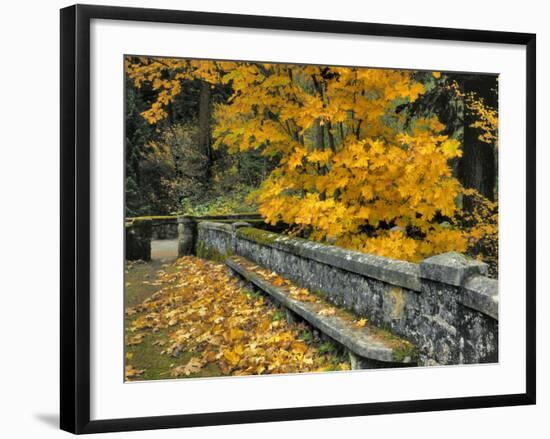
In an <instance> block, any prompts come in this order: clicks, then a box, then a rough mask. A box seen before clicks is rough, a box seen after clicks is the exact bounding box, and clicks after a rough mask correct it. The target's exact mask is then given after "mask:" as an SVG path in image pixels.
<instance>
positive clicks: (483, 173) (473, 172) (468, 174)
mask: <svg viewBox="0 0 550 439" xmlns="http://www.w3.org/2000/svg"><path fill="white" fill-rule="evenodd" d="M480 85H482V86H481V87H480ZM487 87H488V85H487V84H472V81H470V80H468V79H466V80H465V81H464V92H465V94H468V93H470V92H475V93H476V95H477V96H483V94H485V93H487V91H486V88H487ZM483 92H485V93H483ZM464 107H465V108H464V145H463V149H462V157H461V159H460V161H459V163H458V178H459V180H460V182H461V183H462V185H463V186H464V187H466V188H471V189H475V190H477V191H478V192H479V193H480V194H482V195H483V196H484V197H486V198H488V199H490V200H494V199H495V182H496V167H495V164H496V158H495V149H494V147H493V145H491V144H488V143H485V142H482V141H481V140H479V135H480V131H479V129H478V128H472V127H471V124H472V123H474V122H475V116H474V115H473V114H472V113H471V112H470V111H468V109H467V108H466V106H464Z"/></svg>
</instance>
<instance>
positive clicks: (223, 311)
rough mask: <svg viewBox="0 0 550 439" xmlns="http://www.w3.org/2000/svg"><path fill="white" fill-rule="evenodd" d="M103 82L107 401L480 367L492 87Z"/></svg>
mask: <svg viewBox="0 0 550 439" xmlns="http://www.w3.org/2000/svg"><path fill="white" fill-rule="evenodd" d="M123 62H124V112H125V113H124V118H125V119H124V120H125V127H124V200H125V201H124V209H125V211H124V218H122V219H121V227H124V231H125V235H124V236H125V261H124V264H125V274H124V310H125V311H124V314H125V315H124V344H125V346H124V357H125V358H124V370H121V374H124V380H125V381H127V382H128V381H150V380H167V379H190V378H213V377H224V376H241V375H256V376H262V375H272V374H298V373H316V372H319V373H320V372H324V373H327V372H334V373H341V372H342V371H351V370H354V371H355V370H367V369H379V368H396V370H395V371H392V373H395V374H399V369H400V368H405V367H429V366H454V367H458V366H460V365H465V364H480V363H498V361H499V355H498V346H499V335H498V308H499V295H498V274H499V273H498V267H499V265H498V262H499V260H498V252H499V246H498V243H499V227H498V215H499V209H498V208H499V203H498V195H499V185H498V173H499V172H498V170H499V167H498V163H499V160H498V157H499V153H498V139H499V75H498V74H497V73H491V72H453V71H429V70H405V69H396V68H391V67H388V68H380V67H376V68H372V67H368V66H338V65H312V64H290V63H288V64H287V63H280V62H268V61H239V60H217V59H196V58H177V57H157V56H147V55H125V56H124V59H123ZM121 263H122V261H121ZM361 373H369V372H368V371H363V372H361Z"/></svg>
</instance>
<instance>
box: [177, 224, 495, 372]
mask: <svg viewBox="0 0 550 439" xmlns="http://www.w3.org/2000/svg"><path fill="white" fill-rule="evenodd" d="M179 224H180V227H181V229H180V249H181V250H183V252H182V253H181V254H197V255H199V256H202V257H207V258H210V259H217V260H223V259H225V258H226V257H227V256H229V255H239V256H242V257H244V258H246V259H249V260H250V261H253V262H254V263H256V264H258V265H260V266H263V267H265V268H267V269H269V270H272V271H275V272H277V273H278V274H280V275H281V276H284V277H286V278H288V279H290V280H292V281H293V282H295V283H297V284H299V285H301V286H302V287H304V288H308V289H309V290H310V291H312V292H315V293H317V294H321V295H322V296H324V297H325V298H326V299H327V300H329V301H330V302H332V303H334V304H335V305H338V306H342V307H344V308H347V309H349V310H350V311H352V312H353V313H355V314H356V315H358V316H361V317H365V318H367V319H368V321H370V322H371V323H372V324H374V325H377V326H379V327H382V328H385V329H387V330H389V331H391V333H393V334H395V335H398V336H400V337H403V338H405V339H407V340H409V341H410V342H412V343H413V344H414V345H415V346H416V348H417V350H418V353H419V364H420V365H438V364H468V363H489V362H497V361H498V282H497V281H496V280H494V279H490V278H488V277H486V274H487V266H486V264H484V263H482V262H478V261H475V260H472V259H469V258H467V257H466V256H463V255H461V254H459V253H445V254H441V255H437V256H433V257H431V258H428V259H425V260H423V261H422V262H420V263H419V264H415V263H410V262H405V261H399V260H394V259H390V258H385V257H381V256H375V255H369V254H365V253H360V252H357V251H351V250H346V249H343V248H340V247H336V246H330V245H324V244H320V243H316V242H312V241H308V240H304V239H299V238H290V237H287V236H284V235H280V234H276V233H270V232H267V231H264V230H260V229H257V228H253V227H250V225H249V224H247V223H244V222H242V221H238V222H235V223H229V222H225V223H220V222H211V221H202V222H199V223H198V225H196V223H195V226H194V227H196V232H192V231H189V230H193V229H192V228H189V229H188V228H186V225H187V222H186V221H185V220H181V222H180V223H179ZM193 233H195V234H193ZM191 243H192V245H191Z"/></svg>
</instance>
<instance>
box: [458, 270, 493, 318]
mask: <svg viewBox="0 0 550 439" xmlns="http://www.w3.org/2000/svg"><path fill="white" fill-rule="evenodd" d="M459 301H460V303H462V304H463V305H465V306H467V307H469V308H472V309H475V310H476V311H480V312H482V313H484V314H487V315H488V316H490V317H492V318H494V319H495V320H498V304H499V299H498V281H497V280H496V279H490V278H488V277H485V276H473V277H471V278H469V279H468V280H467V281H466V282H465V283H464V286H463V287H462V296H461V297H460V298H459Z"/></svg>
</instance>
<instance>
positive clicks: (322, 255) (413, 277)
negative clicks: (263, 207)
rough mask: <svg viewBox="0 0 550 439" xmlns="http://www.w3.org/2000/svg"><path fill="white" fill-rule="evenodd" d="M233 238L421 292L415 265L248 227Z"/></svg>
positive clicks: (418, 273) (417, 270) (238, 231)
mask: <svg viewBox="0 0 550 439" xmlns="http://www.w3.org/2000/svg"><path fill="white" fill-rule="evenodd" d="M237 237H239V238H241V239H245V240H247V241H251V242H254V243H257V244H261V245H267V246H269V247H272V248H275V249H277V250H282V251H286V252H288V253H292V254H294V255H298V256H301V257H303V258H307V259H311V260H314V261H317V262H321V263H323V264H326V265H330V266H333V267H337V268H340V269H342V270H346V271H349V272H352V273H357V274H360V275H362V276H366V277H369V278H373V279H377V280H380V281H382V282H386V283H388V284H391V285H396V286H400V287H404V288H408V289H410V290H414V291H418V292H420V291H422V285H421V281H420V269H419V266H418V264H413V263H411V262H406V261H399V260H397V259H390V258H385V257H383V256H376V255H371V254H367V253H361V252H358V251H353V250H347V249H344V248H340V247H336V246H332V245H327V244H321V243H318V242H313V241H308V240H306V239H301V238H290V237H287V236H283V235H279V234H277V233H271V232H266V231H264V230H260V229H255V228H252V227H243V228H240V229H239V230H237Z"/></svg>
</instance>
